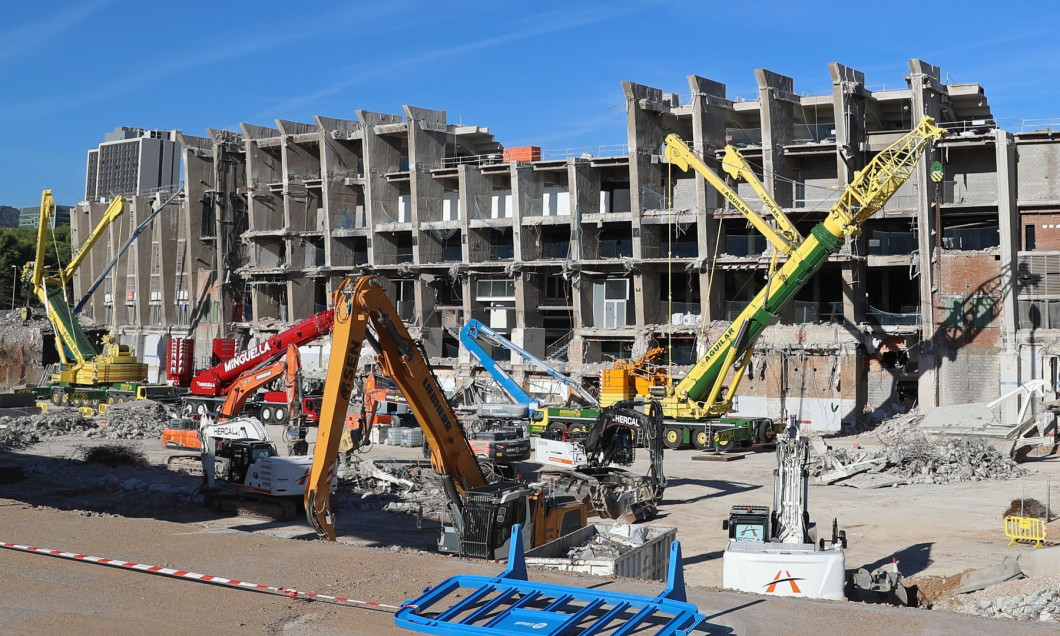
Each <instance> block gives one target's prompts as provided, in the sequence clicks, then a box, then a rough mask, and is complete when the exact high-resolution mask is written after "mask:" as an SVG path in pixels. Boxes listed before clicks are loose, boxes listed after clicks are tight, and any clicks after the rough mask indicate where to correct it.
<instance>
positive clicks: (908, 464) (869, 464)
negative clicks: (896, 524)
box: [810, 436, 1028, 484]
mask: <svg viewBox="0 0 1060 636" xmlns="http://www.w3.org/2000/svg"><path fill="white" fill-rule="evenodd" d="M860 473H869V474H874V475H881V474H882V475H887V476H889V477H891V478H893V479H894V481H892V483H893V484H898V483H907V484H953V483H961V482H968V481H981V480H983V479H1014V478H1017V477H1023V476H1025V475H1027V474H1028V471H1027V470H1026V469H1024V468H1022V467H1020V466H1019V465H1018V464H1017V463H1016V462H1015V461H1013V460H1012V459H1009V458H1008V457H1005V456H1004V455H1002V454H1001V452H1000V451H998V450H997V449H996V448H994V447H993V446H991V445H990V444H989V443H987V442H986V441H984V440H982V439H979V438H974V437H969V438H946V439H940V440H930V439H928V438H927V437H924V436H920V437H919V438H918V439H913V440H911V441H903V442H899V443H894V444H888V445H886V446H884V447H882V448H879V449H875V450H871V451H870V450H861V451H858V450H848V449H845V448H831V447H825V449H824V450H823V452H818V453H817V454H816V457H815V461H814V462H813V463H812V464H811V467H810V474H811V475H812V476H813V477H815V478H817V480H818V481H819V482H822V483H826V484H831V483H836V482H838V481H841V480H844V479H847V478H849V477H852V476H854V475H857V474H860Z"/></svg>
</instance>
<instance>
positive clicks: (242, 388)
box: [218, 345, 301, 420]
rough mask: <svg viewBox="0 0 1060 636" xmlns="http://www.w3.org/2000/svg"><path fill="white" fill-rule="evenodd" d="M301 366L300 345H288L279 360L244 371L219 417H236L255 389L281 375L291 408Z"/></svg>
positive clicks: (223, 418) (224, 418)
mask: <svg viewBox="0 0 1060 636" xmlns="http://www.w3.org/2000/svg"><path fill="white" fill-rule="evenodd" d="M300 367H301V361H300V359H299V356H298V347H296V346H294V345H288V346H287V354H286V355H285V356H284V358H283V359H282V360H277V361H276V362H273V363H272V364H270V365H268V366H266V367H264V368H262V369H259V370H257V371H253V372H249V373H244V374H243V375H242V376H240V377H239V379H238V380H236V381H235V384H233V386H232V390H231V391H229V392H228V398H227V399H226V400H225V402H224V404H223V405H222V406H221V412H220V414H219V416H218V419H219V420H226V419H229V418H231V417H235V416H236V415H238V414H239V413H240V412H241V411H242V410H243V406H244V405H245V404H246V403H247V400H248V399H249V398H250V396H252V395H254V392H255V391H257V390H258V389H260V388H261V387H263V386H265V385H266V384H268V383H269V382H272V381H273V380H275V379H277V378H281V377H282V378H284V388H285V389H286V391H287V402H288V404H287V406H288V408H289V409H290V408H292V404H291V402H292V400H297V395H296V389H295V388H294V386H295V385H297V383H298V371H299V369H300Z"/></svg>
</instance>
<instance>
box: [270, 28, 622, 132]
mask: <svg viewBox="0 0 1060 636" xmlns="http://www.w3.org/2000/svg"><path fill="white" fill-rule="evenodd" d="M632 12H634V9H629V8H627V9H613V10H611V11H604V10H602V9H600V8H598V7H596V8H587V9H583V10H581V11H573V10H568V11H563V12H558V11H557V12H549V13H543V14H537V15H534V16H528V17H526V18H522V19H520V20H519V21H518V22H516V23H513V24H514V25H518V26H522V28H521V29H517V28H514V29H512V30H511V31H509V32H507V33H504V34H502V35H497V36H494V37H489V38H483V39H481V40H476V41H473V42H468V43H466V44H461V45H457V46H451V47H443V48H439V49H434V50H431V51H425V52H422V53H418V54H416V55H412V56H409V57H406V58H401V59H396V60H390V61H381V60H372V61H369V62H367V63H365V64H363V65H361V66H358V67H356V68H351V69H348V70H346V71H340V73H343V74H345V75H346V77H345V79H342V80H340V81H337V82H333V83H331V84H329V85H328V86H325V87H323V88H321V89H320V90H317V91H314V92H313V93H310V94H307V95H303V96H301V97H295V98H293V99H289V100H286V101H284V102H281V103H280V104H278V105H277V106H275V107H274V108H270V109H269V110H267V111H264V112H262V113H258V114H257V115H255V116H253V118H252V119H253V120H260V119H267V118H270V117H274V116H276V115H277V114H283V113H289V112H292V111H296V110H298V109H301V108H303V107H305V106H306V105H308V104H312V103H314V102H317V101H320V100H321V99H323V98H325V97H331V96H332V95H336V94H339V93H341V92H342V91H344V90H346V89H347V88H350V87H351V86H355V85H357V84H361V83H363V82H365V81H367V80H369V79H371V78H373V77H379V76H382V75H387V74H389V73H393V72H395V71H397V70H400V69H403V68H407V67H410V66H415V65H418V64H423V63H425V62H438V61H439V60H442V59H447V58H454V57H459V56H461V55H466V54H469V53H477V52H480V51H484V50H488V49H493V48H497V47H499V46H503V45H505V44H510V43H512V42H518V41H522V40H528V39H532V38H535V37H538V36H542V35H548V34H551V33H557V32H560V31H568V30H570V29H574V28H578V27H583V26H588V25H591V24H598V23H600V22H605V21H609V20H613V19H616V18H620V17H623V16H625V15H628V14H629V13H632ZM499 29H500V27H498V30H499Z"/></svg>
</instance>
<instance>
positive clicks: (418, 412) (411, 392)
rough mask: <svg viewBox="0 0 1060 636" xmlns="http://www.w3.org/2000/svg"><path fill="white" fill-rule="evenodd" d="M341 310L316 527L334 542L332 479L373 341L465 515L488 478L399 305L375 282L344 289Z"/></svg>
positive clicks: (321, 429) (314, 499) (314, 498)
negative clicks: (464, 501)
mask: <svg viewBox="0 0 1060 636" xmlns="http://www.w3.org/2000/svg"><path fill="white" fill-rule="evenodd" d="M334 310H335V313H334V328H333V331H332V340H331V360H330V362H329V363H328V372H327V378H326V380H325V382H324V391H323V399H322V404H321V409H320V421H319V426H318V429H317V441H316V447H315V448H314V451H313V465H312V468H311V469H310V474H309V481H308V483H307V484H306V494H305V509H306V516H307V517H308V518H309V522H310V523H311V524H312V525H313V527H314V528H316V530H317V533H318V534H319V535H320V536H321V537H322V538H326V539H329V540H332V541H334V539H335V525H334V516H333V513H332V512H331V507H330V488H331V485H330V481H329V475H331V474H333V473H334V471H335V469H336V466H337V462H338V449H339V442H340V439H341V437H342V433H343V430H344V428H345V420H346V412H347V411H348V410H349V405H350V395H351V393H352V392H353V387H354V380H355V378H356V376H357V365H358V362H359V360H360V357H361V348H362V346H363V342H364V341H365V340H366V339H367V340H368V341H369V343H370V344H371V345H372V346H373V348H375V349H376V350H377V351H378V352H379V355H378V357H377V359H378V361H379V365H380V369H381V370H382V371H383V372H384V373H385V374H386V375H387V376H389V377H390V378H391V379H392V380H393V381H394V383H395V384H397V386H398V388H399V389H401V392H402V393H403V394H404V395H405V397H406V399H407V400H408V403H409V407H410V408H411V409H412V412H413V413H414V414H415V416H416V419H417V421H419V423H420V427H421V428H422V429H423V432H424V436H425V437H426V438H427V442H428V443H429V444H430V447H431V465H432V467H433V468H434V470H435V471H436V472H438V473H439V474H440V475H442V476H443V478H444V479H445V483H446V488H447V490H448V492H447V494H448V496H449V501H450V505H451V506H456V507H459V506H460V501H461V499H460V493H462V492H466V491H467V490H468V489H470V488H476V487H479V486H483V485H485V484H486V478H485V476H483V474H482V470H481V469H480V468H479V465H478V460H477V459H476V458H475V454H474V452H473V451H472V450H471V447H470V446H469V445H468V442H467V439H466V438H465V437H464V432H463V430H462V429H461V427H460V423H459V422H458V421H457V419H456V415H455V414H454V413H453V411H452V409H451V408H450V407H449V403H448V402H447V401H446V399H445V395H444V393H443V392H442V389H441V387H440V386H439V385H438V380H437V379H436V378H435V377H434V372H433V371H432V370H431V368H430V365H429V364H428V362H427V358H426V356H425V355H424V354H423V351H422V350H421V349H420V347H419V346H418V344H417V343H416V342H414V341H413V340H412V337H411V336H410V335H409V333H408V330H407V329H406V328H405V325H404V324H402V322H401V320H400V319H399V318H398V315H397V310H396V309H394V305H393V304H392V303H391V302H390V299H389V298H387V296H386V294H385V293H384V291H383V288H382V287H381V286H380V285H379V283H378V281H376V280H375V278H374V277H372V276H362V277H359V278H356V279H354V278H347V279H346V280H344V281H343V282H342V284H341V285H340V287H339V289H338V290H336V291H335V294H334ZM369 326H371V329H372V331H374V333H375V336H374V338H373V336H372V334H371V333H370V332H369ZM458 491H459V492H458Z"/></svg>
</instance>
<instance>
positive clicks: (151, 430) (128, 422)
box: [88, 400, 172, 439]
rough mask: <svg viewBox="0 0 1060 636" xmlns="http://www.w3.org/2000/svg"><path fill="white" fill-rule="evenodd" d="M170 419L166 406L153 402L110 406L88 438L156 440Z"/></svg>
mask: <svg viewBox="0 0 1060 636" xmlns="http://www.w3.org/2000/svg"><path fill="white" fill-rule="evenodd" d="M171 417H172V414H171V413H170V412H169V410H168V409H167V408H166V406H165V405H164V404H161V403H159V402H155V401H154V400H134V401H132V402H125V403H123V404H111V405H109V406H108V407H107V412H106V414H105V415H103V416H102V417H101V418H100V419H99V428H98V429H96V430H94V431H90V432H89V433H88V437H102V438H105V439H158V438H160V437H161V436H162V430H163V429H164V428H166V426H167V424H168V422H169V420H170V418H171Z"/></svg>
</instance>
